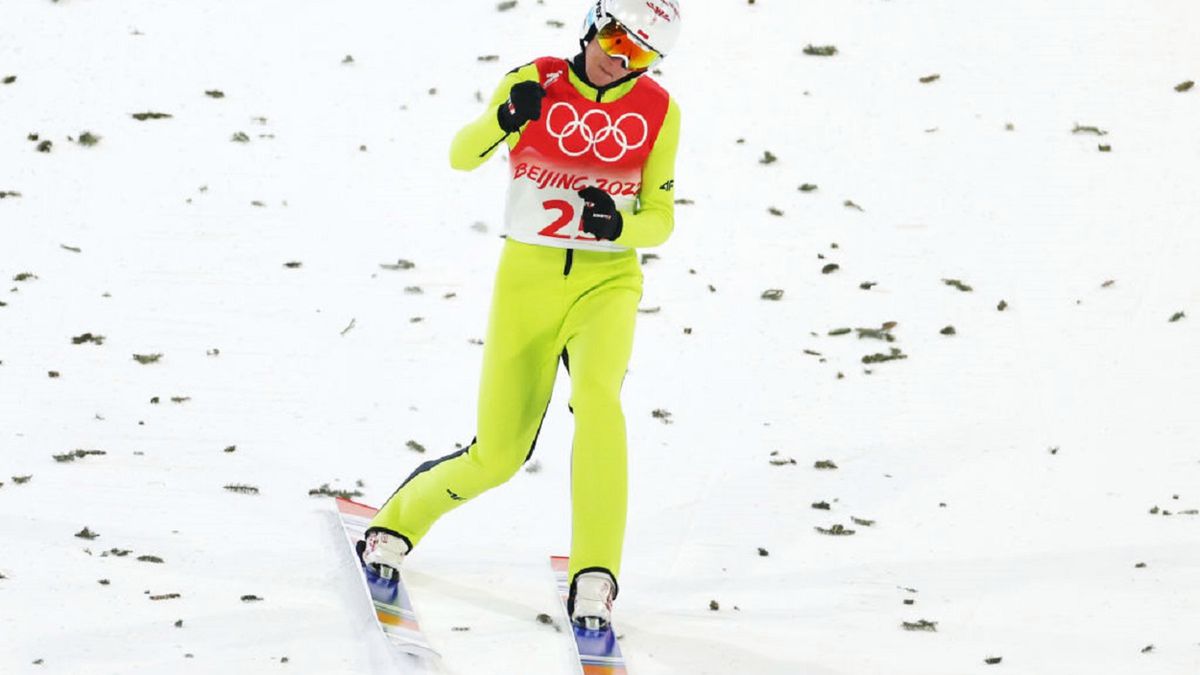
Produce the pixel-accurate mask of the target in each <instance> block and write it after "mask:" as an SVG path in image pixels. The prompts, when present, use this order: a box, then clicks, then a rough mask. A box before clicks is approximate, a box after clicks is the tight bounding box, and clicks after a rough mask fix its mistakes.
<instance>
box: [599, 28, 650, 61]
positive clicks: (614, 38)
mask: <svg viewBox="0 0 1200 675" xmlns="http://www.w3.org/2000/svg"><path fill="white" fill-rule="evenodd" d="M596 40H597V41H599V42H600V48H601V49H603V50H604V53H605V54H608V55H609V56H616V57H619V58H621V59H624V60H625V69H626V70H645V69H647V68H649V67H650V66H651V65H653V64H654V62H655V61H657V60H658V59H659V54H658V52H656V51H654V50H653V49H647V48H646V47H643V46H642V45H640V44H638V42H637V41H636V40H634V39H633V37H631V36H630V35H629V32H628V31H626V30H625V27H624V26H622V25H621V24H619V23H617V22H616V21H610V22H609V23H608V24H607V25H606V26H604V27H603V28H601V29H600V31H599V32H597V33H596Z"/></svg>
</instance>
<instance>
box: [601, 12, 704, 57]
mask: <svg viewBox="0 0 1200 675" xmlns="http://www.w3.org/2000/svg"><path fill="white" fill-rule="evenodd" d="M613 19H616V20H617V21H619V22H620V23H621V25H623V26H625V27H626V28H627V29H629V34H630V36H631V37H633V39H635V40H637V41H638V42H640V43H642V45H643V46H644V47H646V48H647V49H653V50H654V51H656V52H658V53H659V54H661V55H662V56H666V55H667V54H669V53H671V50H672V49H674V48H675V41H676V40H678V39H679V30H680V29H681V28H682V25H681V24H682V23H683V17H682V15H680V13H679V0H596V2H595V3H593V4H592V9H591V10H590V11H588V13H587V16H586V17H585V18H584V20H583V27H582V28H581V29H580V31H579V43H580V45H582V46H587V43H588V41H589V40H591V39H592V37H593V36H594V35H595V34H596V31H597V30H599V29H600V28H603V27H604V25H605V24H607V23H608V22H609V21H611V20H613Z"/></svg>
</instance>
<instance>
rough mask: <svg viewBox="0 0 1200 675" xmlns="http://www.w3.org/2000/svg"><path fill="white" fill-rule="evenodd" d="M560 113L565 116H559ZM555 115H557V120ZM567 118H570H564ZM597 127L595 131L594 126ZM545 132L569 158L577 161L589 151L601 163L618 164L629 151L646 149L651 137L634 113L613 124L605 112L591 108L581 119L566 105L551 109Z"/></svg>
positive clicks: (637, 115) (562, 102) (618, 119)
mask: <svg viewBox="0 0 1200 675" xmlns="http://www.w3.org/2000/svg"><path fill="white" fill-rule="evenodd" d="M560 110H566V112H565V113H560V112H559V111H560ZM555 113H558V116H557V117H555ZM568 114H569V117H564V115H568ZM557 122H561V124H559V123H557ZM589 122H590V124H589ZM597 124H598V125H599V126H598V127H597V126H593V125H597ZM639 126H640V129H639ZM546 131H547V133H549V134H550V136H551V137H552V138H556V139H558V149H559V150H562V151H563V154H565V155H567V156H568V157H579V156H581V155H584V154H586V153H588V152H589V151H591V152H592V153H593V154H594V155H595V156H596V158H597V159H599V160H601V161H603V162H617V161H620V160H621V159H622V158H623V157H625V155H626V153H628V152H629V151H630V150H637V149H638V148H640V147H642V146H643V145H645V144H646V141H647V140H648V139H649V137H650V125H649V124H647V123H646V118H645V117H642V116H641V115H639V114H637V113H633V112H629V113H625V114H624V115H621V116H620V117H618V118H617V119H616V120H615V121H614V120H613V118H612V116H610V115H609V114H608V112H606V111H604V110H602V109H600V108H593V109H592V110H589V111H587V112H585V113H584V114H583V116H580V115H579V111H578V110H576V109H575V108H573V107H572V106H571V105H570V104H568V103H567V102H566V101H559V102H558V103H555V104H554V105H553V106H551V107H550V112H549V113H547V115H546ZM635 139H636V140H635Z"/></svg>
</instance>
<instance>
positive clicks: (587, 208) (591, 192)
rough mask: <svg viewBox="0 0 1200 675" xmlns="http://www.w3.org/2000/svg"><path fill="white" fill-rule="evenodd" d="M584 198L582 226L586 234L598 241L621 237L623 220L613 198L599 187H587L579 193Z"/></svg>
mask: <svg viewBox="0 0 1200 675" xmlns="http://www.w3.org/2000/svg"><path fill="white" fill-rule="evenodd" d="M579 196H580V197H582V198H583V215H582V216H581V217H580V225H581V227H582V228H583V231H584V232H587V233H588V234H590V235H592V236H594V237H596V238H597V239H608V240H609V241H612V240H614V239H616V238H617V237H619V236H621V227H622V220H623V219H622V218H621V212H620V211H618V210H617V205H616V204H614V203H613V198H612V196H611V195H609V194H608V193H607V192H605V191H604V190H601V189H600V188H598V187H595V186H592V187H585V188H583V189H582V190H580V191H579Z"/></svg>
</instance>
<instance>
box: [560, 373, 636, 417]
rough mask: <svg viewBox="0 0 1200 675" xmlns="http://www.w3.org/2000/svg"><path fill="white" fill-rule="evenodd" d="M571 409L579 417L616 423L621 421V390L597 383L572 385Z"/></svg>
mask: <svg viewBox="0 0 1200 675" xmlns="http://www.w3.org/2000/svg"><path fill="white" fill-rule="evenodd" d="M571 408H572V410H573V411H574V413H575V418H576V419H579V418H580V417H584V418H590V419H597V420H607V421H617V420H623V419H624V416H623V414H622V412H621V388H620V386H619V385H617V386H613V385H611V384H605V383H602V382H598V381H590V382H589V381H586V380H585V381H580V382H578V383H572V392H571Z"/></svg>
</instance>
